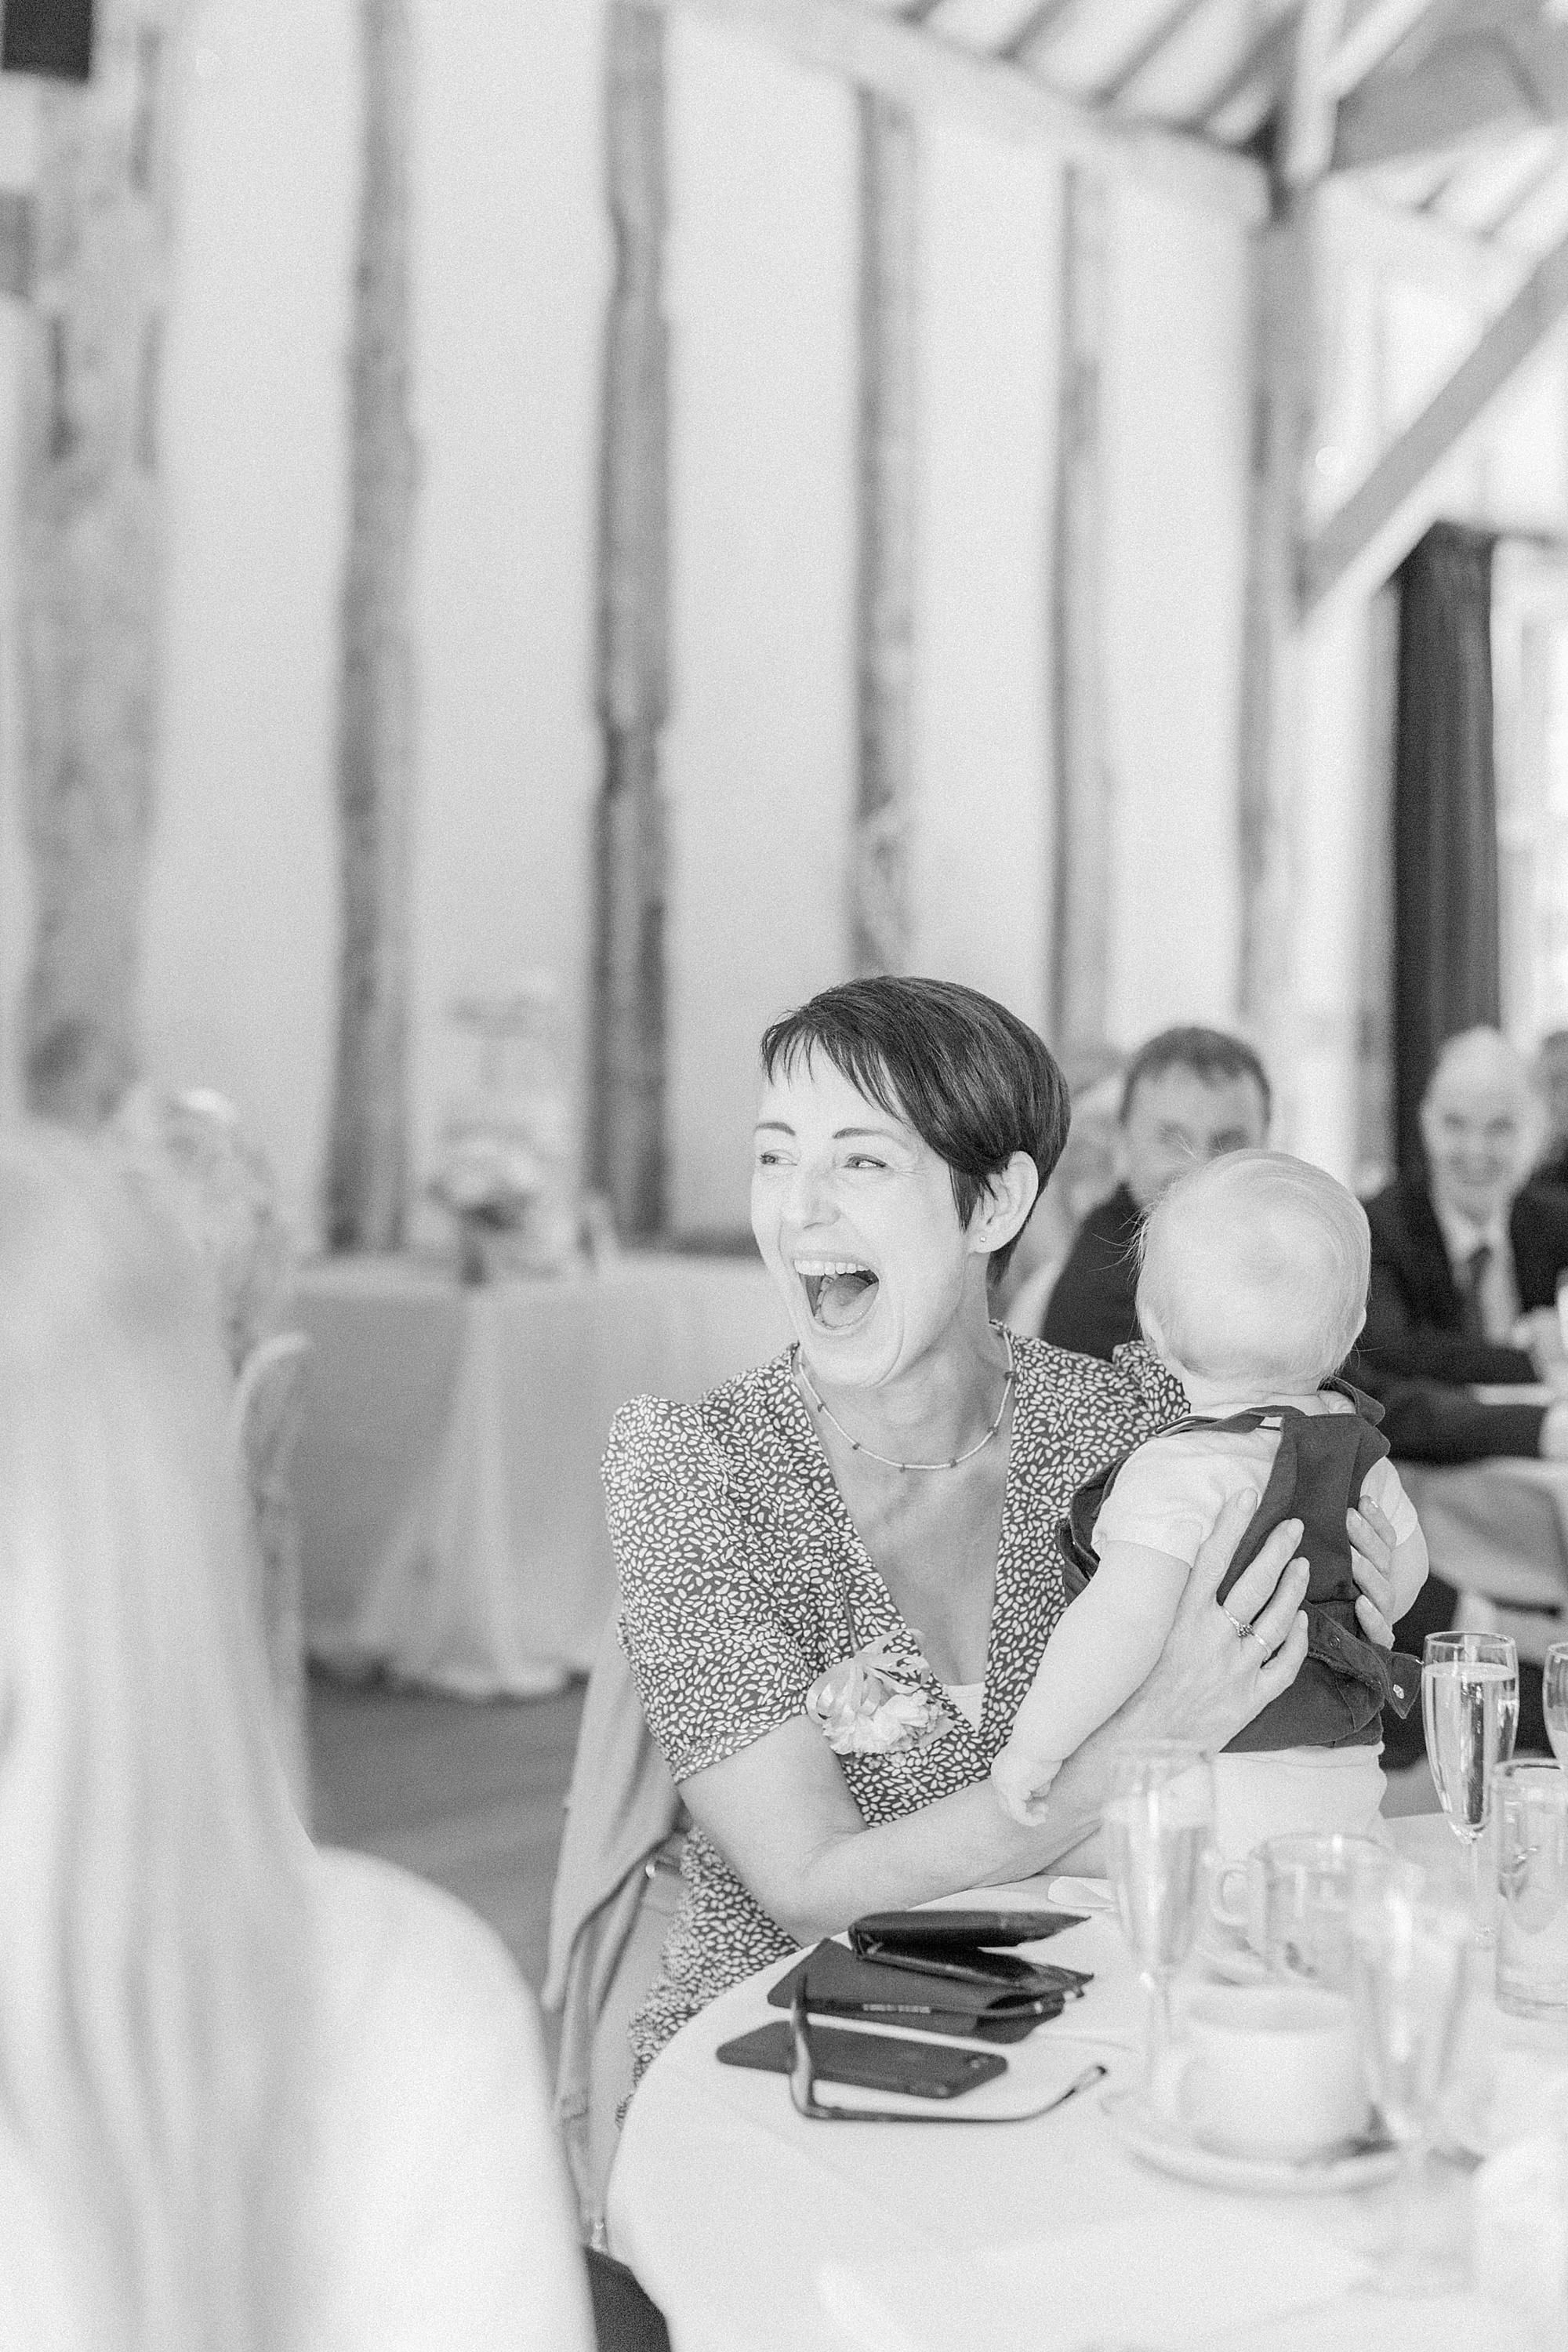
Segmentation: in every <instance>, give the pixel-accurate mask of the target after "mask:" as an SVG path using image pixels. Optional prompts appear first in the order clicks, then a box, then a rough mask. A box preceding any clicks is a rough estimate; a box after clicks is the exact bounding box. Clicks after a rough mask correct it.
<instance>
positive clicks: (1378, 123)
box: [1334, 24, 1568, 171]
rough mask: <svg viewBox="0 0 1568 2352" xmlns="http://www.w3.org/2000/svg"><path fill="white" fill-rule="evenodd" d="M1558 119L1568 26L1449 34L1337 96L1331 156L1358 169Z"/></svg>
mask: <svg viewBox="0 0 1568 2352" xmlns="http://www.w3.org/2000/svg"><path fill="white" fill-rule="evenodd" d="M1562 121H1568V26H1564V25H1545V24H1542V25H1531V26H1510V27H1509V28H1508V31H1507V33H1506V34H1505V33H1504V32H1502V31H1501V30H1499V31H1495V32H1479V33H1473V34H1472V33H1455V34H1452V35H1451V36H1449V37H1447V39H1444V40H1441V41H1437V42H1436V43H1434V45H1433V47H1431V48H1430V49H1429V50H1428V52H1427V54H1426V56H1425V57H1424V58H1422V59H1421V61H1420V63H1419V64H1418V65H1415V66H1413V67H1412V68H1411V69H1410V70H1409V71H1408V72H1407V73H1397V74H1396V73H1380V74H1376V75H1374V76H1373V78H1372V79H1370V80H1369V81H1367V82H1365V83H1363V86H1362V87H1361V88H1360V89H1357V90H1355V91H1354V92H1352V94H1351V95H1350V96H1348V97H1347V98H1346V99H1345V100H1343V101H1342V104H1341V107H1340V111H1339V130H1338V136H1337V139H1336V142H1335V148H1334V162H1335V164H1336V166H1337V167H1339V168H1340V169H1342V170H1349V171H1356V170H1362V169H1364V168H1365V167H1366V166H1368V165H1370V164H1376V163H1394V162H1395V161H1397V160H1398V159H1399V158H1401V157H1403V156H1406V155H1428V154H1440V153H1441V152H1443V150H1444V149H1445V148H1448V147H1457V146H1461V145H1463V144H1464V143H1465V142H1468V141H1472V140H1476V139H1479V138H1485V137H1488V136H1495V135H1496V134H1497V133H1498V132H1500V131H1505V130H1508V129H1510V128H1514V127H1519V126H1528V125H1531V124H1544V123H1549V122H1562Z"/></svg>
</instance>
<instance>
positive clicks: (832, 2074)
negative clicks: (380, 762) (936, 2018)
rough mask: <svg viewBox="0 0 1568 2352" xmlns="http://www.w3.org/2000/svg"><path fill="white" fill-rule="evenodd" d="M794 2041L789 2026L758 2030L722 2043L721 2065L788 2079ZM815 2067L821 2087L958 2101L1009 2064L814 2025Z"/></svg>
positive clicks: (949, 2047)
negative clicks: (852, 2087) (843, 2086)
mask: <svg viewBox="0 0 1568 2352" xmlns="http://www.w3.org/2000/svg"><path fill="white" fill-rule="evenodd" d="M794 2057H795V2038H794V2035H793V2033H792V2032H791V2030H790V2028H789V2026H787V2025H783V2024H781V2025H759V2026H758V2027H757V2029H756V2031H755V2032H752V2033H742V2035H741V2036H740V2038H739V2040H738V2041H735V2042H721V2044H720V2046H719V2052H718V2058H719V2063H720V2064H721V2066H750V2067H753V2068H755V2069H756V2070H757V2072H758V2073H760V2074H788V2073H789V2070H790V2066H791V2064H792V2063H793V2061H794ZM811 2057H812V2065H813V2068H814V2071H815V2073H816V2079H817V2081H818V2082H819V2083H850V2084H855V2085H856V2086H857V2088H858V2089H860V2090H864V2091H899V2092H901V2093H903V2095H905V2096H906V2097H908V2098H912V2099H956V2098H960V2097H962V2095H963V2093H964V2092H965V2091H973V2089H974V2087H975V2085H976V2084H980V2083H991V2082H994V2080H995V2078H996V2076H997V2075H998V2074H1005V2073H1006V2071H1007V2061H1006V2060H1005V2058H1004V2057H1002V2056H1001V2055H1000V2054H999V2053H997V2052H996V2051H994V2050H965V2049H962V2048H958V2047H956V2046H955V2045H954V2044H953V2043H952V2042H912V2041H910V2040H909V2039H908V2038H907V2037H906V2036H905V2035H903V2034H899V2033H856V2032H853V2031H851V2030H850V2029H848V2028H847V2027H844V2026H838V2025H813V2027H812V2029H811Z"/></svg>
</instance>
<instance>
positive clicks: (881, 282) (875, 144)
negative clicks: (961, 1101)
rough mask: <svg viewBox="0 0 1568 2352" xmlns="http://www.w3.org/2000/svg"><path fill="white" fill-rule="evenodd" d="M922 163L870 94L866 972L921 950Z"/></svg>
mask: <svg viewBox="0 0 1568 2352" xmlns="http://www.w3.org/2000/svg"><path fill="white" fill-rule="evenodd" d="M918 206H919V157H918V153H917V148H916V140H915V131H914V125H913V123H912V122H911V121H910V118H909V116H908V115H907V114H906V113H905V112H904V110H903V109H902V108H901V107H898V106H894V105H893V104H891V103H890V101H889V100H887V99H885V98H883V97H881V96H880V95H879V93H878V92H877V91H875V90H863V91H862V92H861V94H860V289H859V291H860V302H859V313H860V401H859V433H858V489H859V551H858V581H857V591H858V593H857V597H856V608H857V609H856V637H857V646H856V654H857V659H856V670H857V686H858V750H859V759H858V772H857V778H856V795H855V798H856V807H855V838H854V845H853V856H852V866H851V877H850V887H851V892H852V904H851V909H850V920H851V929H852V933H853V937H852V940H851V951H852V954H853V957H854V962H855V969H856V971H858V972H861V973H867V974H870V973H875V972H880V971H903V970H904V968H905V962H906V958H907V956H908V951H909V943H910V918H909V849H910V837H909V827H910V793H911V787H912V783H913V733H914V712H913V692H914V666H915V664H914V631H915V544H914V542H915V488H914V483H915V459H916V452H915V432H916V421H915V404H916V385H915V360H916V343H917V341H918V333H917V308H916V305H917V279H918V275H919V215H918Z"/></svg>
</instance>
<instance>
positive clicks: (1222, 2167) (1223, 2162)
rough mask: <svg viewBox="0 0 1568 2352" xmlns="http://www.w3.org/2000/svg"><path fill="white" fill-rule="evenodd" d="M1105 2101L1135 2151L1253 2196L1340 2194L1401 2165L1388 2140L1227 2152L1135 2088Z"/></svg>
mask: <svg viewBox="0 0 1568 2352" xmlns="http://www.w3.org/2000/svg"><path fill="white" fill-rule="evenodd" d="M1100 2104H1101V2105H1102V2106H1103V2108H1104V2110H1105V2113H1106V2114H1107V2115H1108V2116H1110V2121H1111V2123H1112V2125H1113V2126H1114V2127H1115V2129H1116V2132H1117V2134H1118V2136H1119V2137H1120V2138H1121V2141H1122V2144H1123V2146H1124V2147H1128V2148H1130V2149H1131V2153H1132V2154H1133V2155H1134V2156H1136V2157H1141V2158H1142V2160H1143V2162H1144V2163H1145V2164H1152V2165H1153V2166H1154V2167H1155V2168H1156V2169H1157V2170H1158V2171H1161V2172H1169V2173H1173V2175H1174V2176H1175V2178H1176V2179H1178V2180H1191V2181H1194V2182H1195V2183H1196V2184H1197V2186H1198V2187H1199V2188H1200V2189H1235V2190H1237V2191H1239V2192H1240V2193H1241V2194H1243V2195H1245V2196H1248V2197H1334V2196H1339V2195H1340V2194H1342V2192H1343V2191H1344V2190H1346V2189H1375V2188H1377V2187H1378V2186H1379V2184H1380V2183H1381V2182H1383V2181H1385V2180H1391V2179H1393V2177H1394V2173H1395V2172H1396V2171H1397V2169H1398V2168H1399V2150H1398V2149H1397V2148H1396V2147H1389V2146H1387V2145H1386V2144H1385V2143H1384V2142H1382V2141H1378V2142H1366V2141H1363V2142H1361V2143H1358V2144H1356V2145H1354V2146H1352V2147H1341V2148H1339V2149H1330V2150H1328V2151H1327V2152H1326V2153H1325V2154H1324V2155H1322V2156H1314V2157H1307V2158H1300V2159H1294V2158H1284V2157H1272V2156H1227V2155H1224V2154H1222V2153H1221V2151H1220V2150H1219V2149H1218V2148H1212V2147H1203V2146H1202V2145H1201V2144H1200V2143H1199V2142H1198V2141H1197V2140H1195V2139H1194V2138H1193V2137H1192V2135H1191V2134H1190V2133H1189V2132H1187V2131H1185V2130H1184V2128H1183V2127H1182V2126H1181V2125H1180V2124H1177V2123H1173V2122H1171V2121H1170V2120H1168V2119H1167V2118H1166V2117H1165V2116H1160V2115H1156V2114H1155V2113H1154V2112H1153V2110H1152V2108H1150V2107H1148V2106H1146V2105H1144V2102H1143V2100H1142V2097H1141V2096H1140V2095H1139V2094H1138V2093H1137V2092H1135V2091H1111V2092H1108V2093H1107V2095H1106V2096H1105V2097H1104V2099H1103V2100H1102V2101H1101V2103H1100Z"/></svg>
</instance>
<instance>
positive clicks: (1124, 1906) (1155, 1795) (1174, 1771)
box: [1104, 1742, 1214, 2104]
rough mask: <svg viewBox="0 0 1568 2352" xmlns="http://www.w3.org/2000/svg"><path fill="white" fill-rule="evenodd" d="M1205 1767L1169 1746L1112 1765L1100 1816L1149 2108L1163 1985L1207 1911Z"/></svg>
mask: <svg viewBox="0 0 1568 2352" xmlns="http://www.w3.org/2000/svg"><path fill="white" fill-rule="evenodd" d="M1213 1828H1214V1768H1213V1766H1212V1764H1211V1763H1210V1761H1209V1759H1208V1758H1207V1757H1206V1756H1203V1755H1200V1754H1199V1752H1198V1750H1197V1749H1196V1748H1183V1747H1181V1746H1179V1745H1177V1744H1175V1743H1174V1742H1161V1743H1159V1744H1158V1745H1155V1746H1152V1747H1148V1748H1134V1749H1132V1750H1131V1752H1130V1753H1129V1754H1127V1755H1125V1756H1123V1757H1121V1759H1119V1761H1118V1764H1117V1767H1116V1777H1115V1780H1114V1781H1113V1782H1112V1785H1111V1796H1110V1803H1109V1804H1108V1805H1107V1806H1106V1809H1105V1819H1104V1834H1105V1850H1106V1854H1107V1858H1108V1860H1109V1863H1110V1880H1111V1884H1112V1885H1113V1886H1114V1887H1115V1889H1116V1907H1117V1910H1118V1912H1119V1913H1120V1915H1121V1932H1122V1934H1123V1935H1124V1936H1125V1937H1126V1938H1127V1941H1128V1944H1129V1945H1130V1947H1131V1952H1132V1957H1133V1958H1134V1959H1135V1960H1136V1961H1137V1963H1138V1972H1139V1974H1140V1976H1141V1977H1142V1979H1143V1984H1144V1987H1145V1990H1147V1992H1148V1995H1149V2016H1148V2026H1147V2035H1146V2041H1145V2047H1144V2095H1145V2097H1146V2098H1148V2099H1149V2101H1150V2102H1151V2104H1152V2103H1153V2101H1154V2097H1155V2089H1156V2077H1157V2075H1158V2074H1159V2069H1160V2063H1161V2060H1162V2058H1163V2055H1164V2053H1165V2051H1166V2050H1167V2048H1168V2047H1169V2045H1170V2041H1171V1979H1173V1977H1174V1975H1175V1973H1176V1971H1177V1969H1179V1968H1180V1967H1181V1965H1182V1962H1183V1961H1184V1959H1185V1958H1186V1957H1187V1954H1188V1952H1189V1951H1190V1950H1191V1949H1192V1946H1193V1938H1194V1936H1195V1935H1196V1933H1197V1930H1198V1925H1199V1922H1200V1920H1201V1919H1202V1918H1203V1916H1204V1913H1205V1907H1206V1904H1207V1880H1206V1863H1207V1858H1208V1847H1209V1838H1210V1833H1211V1832H1212V1831H1213Z"/></svg>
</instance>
